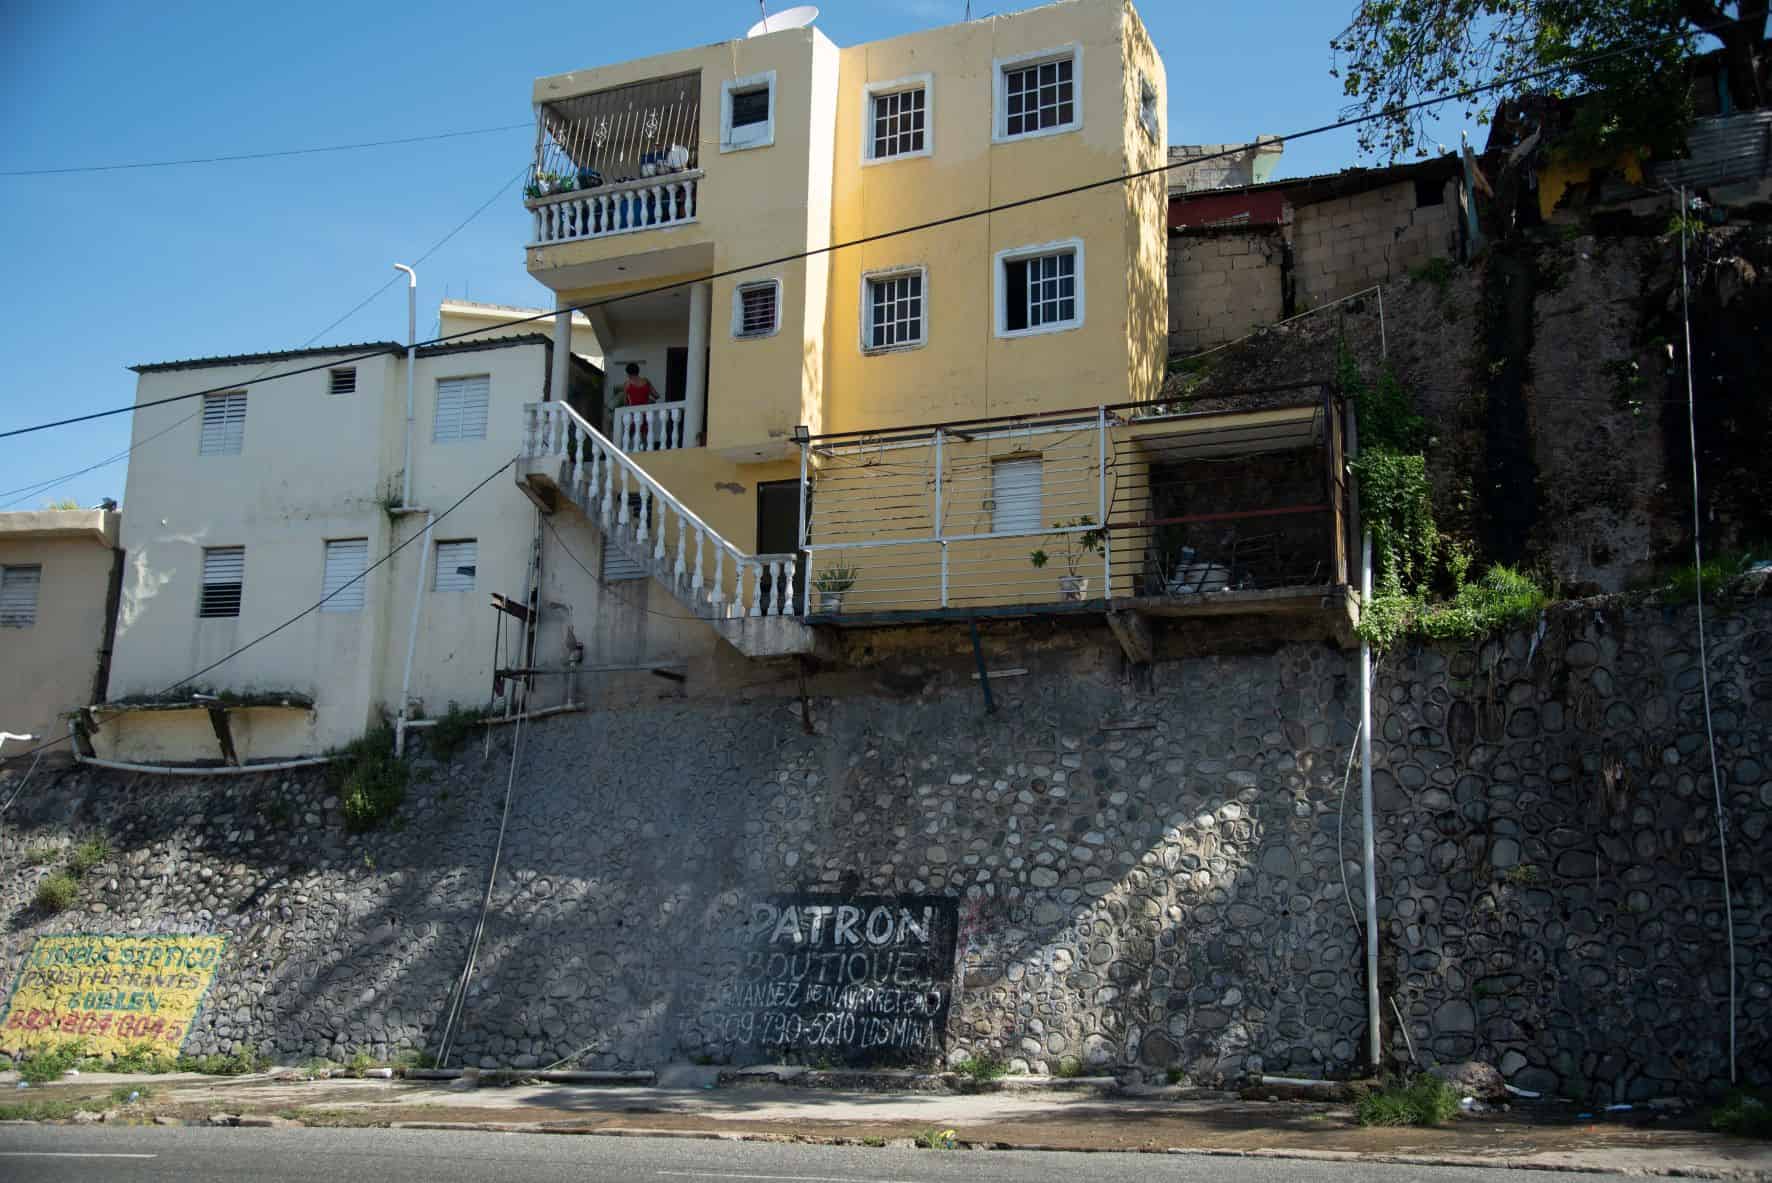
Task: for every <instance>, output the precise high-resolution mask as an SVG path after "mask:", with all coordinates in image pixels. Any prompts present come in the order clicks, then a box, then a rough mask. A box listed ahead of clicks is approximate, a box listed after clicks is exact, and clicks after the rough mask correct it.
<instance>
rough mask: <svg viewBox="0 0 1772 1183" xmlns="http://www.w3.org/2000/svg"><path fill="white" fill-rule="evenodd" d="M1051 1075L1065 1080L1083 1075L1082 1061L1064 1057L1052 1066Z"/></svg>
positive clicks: (1073, 1057)
mask: <svg viewBox="0 0 1772 1183" xmlns="http://www.w3.org/2000/svg"><path fill="white" fill-rule="evenodd" d="M1052 1075H1054V1076H1061V1077H1063V1078H1064V1079H1066V1080H1070V1079H1072V1078H1073V1077H1078V1076H1081V1075H1083V1061H1081V1060H1079V1059H1077V1057H1075V1056H1064V1057H1062V1058H1061V1059H1060V1060H1059V1061H1058V1063H1056V1064H1054V1065H1053V1066H1052Z"/></svg>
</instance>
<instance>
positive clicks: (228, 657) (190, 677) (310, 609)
mask: <svg viewBox="0 0 1772 1183" xmlns="http://www.w3.org/2000/svg"><path fill="white" fill-rule="evenodd" d="M516 462H517V460H516V457H514V456H513V457H512V458H511V459H509V460H506V461H505V462H504V463H503V464H500V465H499V466H498V467H497V468H495V469H493V470H492V471H491V472H490V473H488V474H487V475H486V477H485V478H484V479H482V480H481V481H480V482H479V483H478V484H476V485H475V486H474V487H473V488H471V489H469V490H468V491H467V492H466V493H463V494H462V495H461V496H460V497H458V498H456V499H455V502H454V503H453V504H452V505H450V506H449V508H448V509H445V510H444V511H443V512H442V513H440V514H438V515H437V516H436V517H434V518H432V519H431V526H432V527H433V528H434V527H435V526H436V524H437V523H438V522H440V521H442V520H443V519H444V518H446V517H448V516H449V515H450V514H452V513H454V512H455V511H456V510H458V509H460V508H461V507H462V504H463V503H464V502H466V501H467V499H468V498H470V497H472V496H473V495H474V494H475V493H478V492H479V491H480V490H481V489H484V488H485V487H486V486H487V485H489V484H491V483H492V481H493V479H494V478H496V477H497V476H499V475H500V474H501V473H503V472H504V471H505V470H506V469H507V468H509V467H510V466H511V465H513V464H515V463H516ZM429 533H430V531H428V530H419V531H416V532H415V533H414V534H413V535H412V537H410V538H408V539H407V540H406V541H405V542H402V543H400V544H399V545H397V546H393V547H390V548H389V549H388V553H387V554H385V555H383V556H382V557H381V558H379V559H377V560H375V562H373V563H371V564H369V566H367V567H365V568H364V569H363V570H362V571H360V572H358V573H357V574H356V575H355V576H353V577H352V578H350V579H348V580H346V581H345V582H344V583H342V584H340V585H339V586H338V587H337V588H335V589H333V590H332V591H330V592H327V593H326V594H325V595H323V596H321V597H320V598H319V599H318V600H315V601H314V602H313V603H312V604H309V605H308V606H307V607H306V608H303V609H302V610H301V611H300V612H297V613H296V614H295V615H294V616H291V617H290V618H289V619H288V620H285V621H284V622H283V623H282V624H279V625H278V626H276V627H275V628H273V629H270V630H269V631H268V632H264V633H260V634H259V635H258V636H256V637H254V638H252V640H250V641H248V642H246V643H245V644H244V645H241V646H240V647H239V648H238V649H235V650H233V651H232V652H230V653H227V654H225V655H223V656H222V657H219V658H217V659H216V660H215V661H212V662H210V663H209V664H208V665H206V666H204V667H203V668H202V669H200V670H197V671H196V672H195V673H191V674H186V675H185V676H184V677H182V678H180V679H179V680H178V681H176V682H174V683H172V684H171V685H170V686H167V687H166V688H164V689H163V690H161V691H159V692H158V693H156V694H155V695H154V696H153V697H155V698H164V697H166V696H167V695H169V694H171V693H172V692H173V691H175V690H177V689H179V688H180V687H181V686H188V685H190V684H191V683H192V682H194V681H195V680H197V679H198V678H201V677H202V676H203V675H204V674H207V673H208V672H209V671H210V670H213V669H215V668H216V667H217V666H220V665H223V664H225V663H227V662H229V661H232V660H233V659H234V658H236V657H238V656H240V655H241V654H242V653H244V652H246V651H247V650H248V649H251V648H252V647H253V646H254V645H257V644H259V643H260V642H263V641H268V640H270V639H271V638H272V637H274V636H276V635H277V634H278V633H280V632H282V631H283V630H284V629H286V628H288V627H289V626H290V625H292V624H294V623H295V622H296V621H298V620H301V619H302V618H304V617H307V616H311V615H312V614H313V613H315V612H318V611H319V610H320V606H321V605H322V604H325V603H326V602H327V601H328V600H330V599H332V598H333V597H335V596H337V595H339V594H340V593H341V592H343V591H344V590H345V589H346V588H349V587H352V586H354V585H356V584H358V583H361V582H362V581H363V580H365V579H367V578H369V574H370V572H372V571H374V570H376V569H377V568H378V567H381V566H383V565H384V564H386V563H387V562H388V561H389V560H391V559H392V558H393V557H394V556H395V555H397V554H399V553H400V552H401V551H403V550H405V549H406V548H407V547H409V546H411V545H412V544H413V543H414V542H417V541H418V540H419V539H421V538H424V537H426V536H427V535H428V534H429ZM70 738H71V736H67V735H63V736H58V737H57V738H55V739H51V740H47V741H45V742H44V743H41V744H38V745H37V746H36V747H34V748H28V749H26V750H25V751H23V752H20V753H19V755H20V756H29V755H31V754H32V753H33V752H41V751H43V750H44V749H45V748H52V747H54V746H56V745H57V744H62V743H67V742H68V740H69V739H70Z"/></svg>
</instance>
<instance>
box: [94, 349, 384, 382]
mask: <svg viewBox="0 0 1772 1183" xmlns="http://www.w3.org/2000/svg"><path fill="white" fill-rule="evenodd" d="M405 349H406V346H404V345H401V344H400V343H399V342H397V341H364V342H362V343H361V344H357V345H322V346H319V347H317V348H314V349H284V350H280V351H278V352H275V353H231V354H222V355H220V356H217V357H191V358H186V359H185V360H184V361H151V362H143V363H141V364H140V365H134V366H130V367H129V368H130V369H132V370H134V371H135V372H136V373H138V374H154V373H159V372H160V371H162V370H200V369H204V368H206V367H212V366H243V365H251V364H252V363H253V362H261V361H288V360H289V359H291V358H297V357H324V356H326V355H327V354H329V353H340V354H359V353H402V352H404V351H405Z"/></svg>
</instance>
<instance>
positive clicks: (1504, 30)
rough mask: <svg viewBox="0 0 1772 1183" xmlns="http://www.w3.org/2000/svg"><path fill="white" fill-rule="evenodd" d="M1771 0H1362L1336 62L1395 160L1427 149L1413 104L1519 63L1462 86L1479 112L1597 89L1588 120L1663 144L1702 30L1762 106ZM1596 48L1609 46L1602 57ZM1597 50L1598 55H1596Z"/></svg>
mask: <svg viewBox="0 0 1772 1183" xmlns="http://www.w3.org/2000/svg"><path fill="white" fill-rule="evenodd" d="M1769 6H1772V0H1359V3H1358V5H1357V7H1356V8H1355V10H1354V13H1353V16H1352V18H1351V20H1350V21H1349V22H1348V26H1347V28H1345V29H1344V30H1342V32H1341V35H1340V36H1339V37H1336V38H1335V39H1334V40H1333V41H1331V42H1330V47H1331V48H1332V49H1333V50H1334V51H1335V57H1336V68H1335V69H1334V70H1333V71H1332V73H1334V74H1336V75H1337V76H1339V77H1340V78H1341V80H1342V85H1343V89H1344V90H1345V91H1346V93H1347V95H1348V96H1349V97H1350V98H1352V99H1354V100H1355V101H1356V104H1357V105H1358V107H1359V108H1360V109H1361V110H1362V111H1363V112H1365V113H1368V114H1372V113H1380V112H1382V113H1384V114H1383V117H1382V118H1379V119H1375V120H1373V121H1372V122H1370V123H1367V124H1365V125H1363V126H1362V129H1361V132H1360V146H1361V148H1362V149H1363V150H1365V151H1367V152H1372V153H1376V154H1379V155H1382V156H1387V157H1389V158H1391V159H1396V158H1399V157H1403V156H1408V155H1412V154H1413V155H1426V154H1427V150H1428V148H1429V147H1430V146H1431V141H1429V140H1428V139H1427V137H1426V118H1427V115H1428V111H1426V110H1413V111H1412V110H1404V109H1403V108H1405V107H1407V106H1408V105H1409V104H1411V103H1414V102H1417V101H1419V100H1421V99H1424V98H1427V97H1430V96H1433V95H1436V94H1442V93H1449V92H1459V91H1467V90H1469V89H1471V88H1474V87H1479V86H1486V85H1488V84H1490V83H1493V82H1497V81H1499V80H1501V79H1506V78H1514V77H1517V76H1520V75H1523V74H1532V75H1534V76H1533V77H1532V78H1531V79H1530V80H1528V81H1526V82H1523V83H1520V84H1517V85H1515V86H1513V87H1511V88H1507V89H1499V90H1496V91H1493V92H1490V91H1485V92H1483V93H1481V94H1473V95H1468V96H1467V97H1465V98H1463V99H1462V100H1459V101H1461V102H1462V103H1463V107H1464V117H1465V118H1466V119H1468V120H1477V121H1481V119H1482V113H1483V112H1485V111H1487V110H1489V109H1490V108H1492V107H1493V105H1494V104H1495V102H1496V101H1497V100H1499V99H1502V98H1506V97H1510V96H1517V95H1520V94H1523V93H1530V92H1538V93H1550V94H1573V93H1580V92H1595V93H1596V101H1595V103H1594V104H1593V106H1592V110H1591V111H1590V112H1588V113H1586V118H1587V121H1588V126H1587V127H1586V128H1583V129H1581V130H1584V131H1586V132H1587V133H1589V134H1590V135H1592V136H1593V137H1594V138H1596V139H1598V140H1600V141H1601V142H1606V141H1611V142H1614V143H1617V144H1618V145H1620V146H1624V145H1627V144H1641V143H1648V144H1652V145H1655V146H1658V147H1659V146H1663V145H1664V144H1665V143H1666V141H1667V139H1668V137H1669V132H1670V129H1671V130H1672V132H1673V134H1675V135H1676V136H1677V134H1678V130H1679V128H1680V127H1681V125H1682V122H1683V120H1682V116H1684V115H1686V113H1687V112H1688V111H1689V109H1690V100H1689V97H1688V94H1687V91H1688V89H1689V88H1688V86H1687V80H1686V77H1685V74H1684V71H1683V69H1682V63H1683V62H1684V61H1685V60H1686V59H1687V58H1689V57H1690V56H1691V55H1692V53H1693V52H1694V51H1695V50H1696V49H1697V48H1699V47H1700V41H1701V39H1702V37H1703V35H1705V34H1709V35H1710V36H1713V37H1715V38H1716V39H1717V40H1718V41H1719V42H1721V43H1722V47H1723V54H1724V60H1725V63H1726V65H1727V67H1728V78H1729V90H1730V94H1731V96H1732V98H1733V100H1734V104H1735V106H1736V107H1738V108H1740V109H1743V110H1751V109H1757V108H1759V107H1763V106H1765V105H1766V100H1767V97H1768V96H1767V95H1766V93H1765V90H1766V87H1765V71H1764V69H1763V68H1762V65H1763V64H1762V60H1761V57H1762V54H1763V53H1764V48H1763V42H1764V38H1765V35H1766V23H1767V11H1768V7H1769ZM1599 55H1605V56H1604V57H1600V56H1599ZM1596 59H1597V60H1596Z"/></svg>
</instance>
